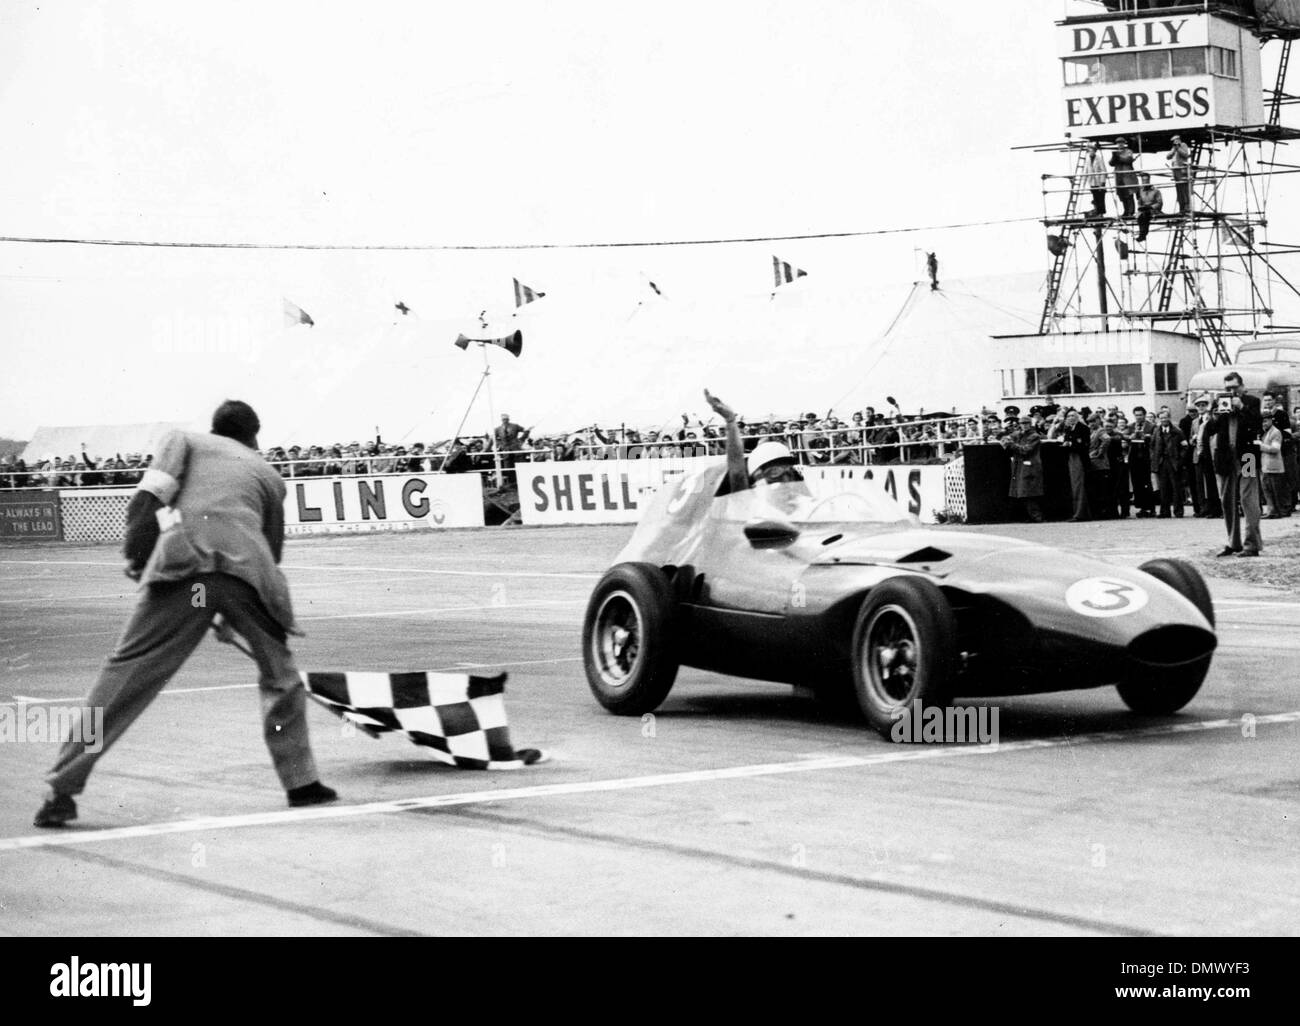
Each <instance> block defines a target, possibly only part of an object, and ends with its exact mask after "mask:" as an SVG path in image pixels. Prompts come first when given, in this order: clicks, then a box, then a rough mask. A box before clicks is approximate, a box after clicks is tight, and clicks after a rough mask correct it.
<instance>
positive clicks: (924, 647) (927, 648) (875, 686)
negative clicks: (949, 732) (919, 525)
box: [852, 577, 957, 734]
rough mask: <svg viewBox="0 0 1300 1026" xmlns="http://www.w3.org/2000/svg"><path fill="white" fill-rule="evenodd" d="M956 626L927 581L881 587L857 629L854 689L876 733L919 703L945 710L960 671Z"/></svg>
mask: <svg viewBox="0 0 1300 1026" xmlns="http://www.w3.org/2000/svg"><path fill="white" fill-rule="evenodd" d="M956 636H957V621H956V617H955V616H954V615H953V612H952V607H951V606H950V605H949V604H948V600H947V599H946V598H945V597H944V594H943V592H941V591H940V590H939V588H938V587H937V586H936V585H935V584H934V583H933V582H932V581H929V580H927V579H926V578H924V577H895V578H893V579H891V580H888V581H885V582H883V583H882V584H878V585H877V586H876V587H875V588H873V589H872V590H871V591H870V592H869V593H868V594H867V597H866V599H865V600H864V601H863V603H862V608H861V609H860V610H859V611H858V619H857V623H856V625H855V626H854V629H853V649H852V651H853V686H854V690H855V691H856V692H857V696H858V705H859V706H860V707H861V709H862V713H863V715H864V716H866V718H867V722H869V723H870V724H871V725H872V726H873V727H875V728H876V730H878V731H880V732H881V733H882V734H888V733H889V731H890V728H891V727H892V726H893V725H894V723H895V722H897V720H898V719H899V717H901V716H902V715H903V713H904V711H905V710H907V709H910V708H911V707H912V704H913V703H914V702H918V701H919V702H920V703H921V705H922V707H923V708H925V707H930V706H944V705H947V703H948V699H949V689H950V687H951V684H952V677H953V674H954V673H955V671H956V666H957V652H956V647H955V642H954V639H955V638H956Z"/></svg>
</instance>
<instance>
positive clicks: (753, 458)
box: [745, 442, 795, 477]
mask: <svg viewBox="0 0 1300 1026" xmlns="http://www.w3.org/2000/svg"><path fill="white" fill-rule="evenodd" d="M794 462H795V458H794V453H792V452H791V451H790V450H789V449H788V448H786V447H785V446H784V445H782V444H781V443H780V442H760V443H759V444H758V445H756V446H754V451H753V452H751V453H750V454H749V459H748V460H747V461H746V463H745V468H746V469H747V470H748V471H749V476H750V477H753V476H754V475H755V474H757V473H758V472H759V471H760V470H762V469H763V468H764V467H766V466H767V465H768V464H769V463H790V464H793V463H794Z"/></svg>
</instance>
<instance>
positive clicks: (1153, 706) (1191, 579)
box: [1116, 559, 1214, 716]
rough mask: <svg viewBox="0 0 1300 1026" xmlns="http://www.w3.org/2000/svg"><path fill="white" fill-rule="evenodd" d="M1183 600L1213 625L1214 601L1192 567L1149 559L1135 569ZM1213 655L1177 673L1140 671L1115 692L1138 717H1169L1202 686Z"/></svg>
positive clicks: (1123, 682) (1174, 562) (1180, 669)
mask: <svg viewBox="0 0 1300 1026" xmlns="http://www.w3.org/2000/svg"><path fill="white" fill-rule="evenodd" d="M1138 569H1139V570H1142V571H1143V572H1144V573H1148V574H1150V575H1151V576H1152V577H1154V578H1155V579H1156V580H1157V581H1160V582H1161V583H1163V584H1167V585H1169V587H1171V588H1173V589H1174V591H1176V592H1178V594H1180V595H1182V596H1183V597H1184V598H1187V599H1189V600H1190V601H1191V603H1192V604H1193V605H1194V606H1196V608H1197V609H1199V610H1200V611H1201V613H1202V615H1204V617H1205V618H1206V619H1207V620H1209V621H1210V626H1211V627H1213V626H1214V601H1213V599H1211V598H1210V589H1209V588H1207V587H1206V585H1205V580H1204V578H1202V577H1201V573H1200V571H1199V570H1197V569H1196V567H1194V566H1192V565H1191V564H1190V563H1185V562H1183V561H1182V560H1181V559H1153V560H1151V561H1150V562H1147V563H1143V564H1142V565H1141V566H1140V567H1139V568H1138ZM1212 658H1213V653H1210V654H1208V655H1206V656H1205V657H1204V658H1202V659H1198V660H1197V661H1196V662H1195V663H1192V664H1191V665H1189V666H1183V667H1179V668H1178V669H1177V670H1168V671H1144V672H1143V674H1142V677H1141V679H1136V678H1135V679H1133V680H1125V681H1121V682H1120V683H1119V684H1118V685H1117V688H1116V690H1118V691H1119V697H1120V698H1122V699H1123V700H1124V704H1125V705H1127V706H1128V707H1129V708H1130V709H1132V710H1133V711H1134V712H1135V713H1138V714H1140V715H1142V716H1170V715H1172V714H1173V713H1176V712H1177V711H1178V710H1179V709H1181V708H1182V707H1183V706H1185V705H1186V704H1187V703H1188V702H1190V701H1191V700H1192V699H1193V698H1195V697H1196V693H1197V692H1198V691H1200V690H1201V685H1202V684H1204V683H1205V677H1206V675H1207V674H1208V673H1209V672H1210V660H1211V659H1212Z"/></svg>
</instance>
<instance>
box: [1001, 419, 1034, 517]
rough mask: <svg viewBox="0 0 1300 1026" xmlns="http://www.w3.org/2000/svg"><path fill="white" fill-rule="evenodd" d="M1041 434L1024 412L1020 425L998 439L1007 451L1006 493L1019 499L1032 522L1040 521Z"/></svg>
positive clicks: (1032, 420)
mask: <svg viewBox="0 0 1300 1026" xmlns="http://www.w3.org/2000/svg"><path fill="white" fill-rule="evenodd" d="M1042 443H1043V436H1042V435H1040V434H1039V433H1038V431H1037V430H1036V429H1035V428H1034V418H1033V417H1031V416H1029V414H1025V415H1024V416H1023V417H1021V418H1020V425H1019V427H1018V428H1017V429H1016V430H1015V431H1012V432H1011V433H1010V434H1008V435H1006V436H1005V437H1004V438H1003V439H1002V448H1004V449H1006V450H1007V451H1008V452H1010V453H1011V487H1010V489H1009V491H1008V493H1007V494H1008V495H1010V496H1011V498H1013V499H1020V500H1023V502H1024V505H1025V512H1026V513H1027V514H1028V516H1029V519H1030V520H1032V521H1033V522H1034V523H1036V524H1037V523H1042V520H1043V510H1042V504H1041V503H1040V502H1039V501H1038V500H1039V499H1041V498H1042V497H1043V457H1042V454H1041V453H1040V452H1039V449H1040V447H1041V446H1042Z"/></svg>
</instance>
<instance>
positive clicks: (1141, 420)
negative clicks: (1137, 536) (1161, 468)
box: [1127, 406, 1156, 517]
mask: <svg viewBox="0 0 1300 1026" xmlns="http://www.w3.org/2000/svg"><path fill="white" fill-rule="evenodd" d="M1155 427H1156V425H1155V422H1154V421H1152V420H1151V419H1150V418H1148V417H1147V411H1146V407H1144V406H1134V407H1133V427H1132V430H1131V431H1129V432H1127V435H1128V443H1129V444H1128V471H1129V481H1130V483H1131V484H1132V486H1133V505H1134V506H1135V507H1136V508H1137V515H1138V516H1139V517H1153V516H1155V515H1156V495H1155V490H1154V489H1153V488H1152V487H1151V476H1152V474H1154V473H1155V466H1154V462H1153V460H1152V459H1151V433H1152V432H1153V431H1154V430H1155Z"/></svg>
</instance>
